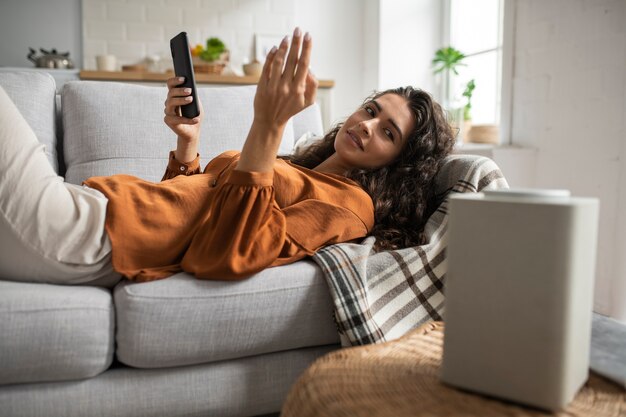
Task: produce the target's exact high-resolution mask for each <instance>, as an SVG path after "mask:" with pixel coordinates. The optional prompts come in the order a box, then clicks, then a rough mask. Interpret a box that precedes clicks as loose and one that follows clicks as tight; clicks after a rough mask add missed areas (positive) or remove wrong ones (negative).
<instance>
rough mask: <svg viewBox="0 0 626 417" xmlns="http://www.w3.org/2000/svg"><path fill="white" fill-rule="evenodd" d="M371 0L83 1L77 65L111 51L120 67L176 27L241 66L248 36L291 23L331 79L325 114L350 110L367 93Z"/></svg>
mask: <svg viewBox="0 0 626 417" xmlns="http://www.w3.org/2000/svg"><path fill="white" fill-rule="evenodd" d="M377 1H378V0H364V1H361V0H341V1H333V0H320V1H307V0H127V1H123V0H122V1H120V0H82V2H83V18H84V19H83V22H84V24H83V37H84V42H83V43H84V67H85V68H87V69H94V68H95V57H96V55H100V54H107V53H110V54H114V55H116V57H117V58H118V62H119V63H120V64H121V65H124V64H132V63H137V62H141V61H142V60H143V59H144V58H145V57H146V56H149V55H155V54H156V55H160V56H161V57H162V58H163V60H164V61H165V60H167V61H169V42H168V40H169V39H170V38H171V37H172V36H174V35H175V34H177V33H178V32H180V31H183V30H184V31H186V32H187V33H188V34H189V38H190V42H192V43H203V42H204V41H206V39H207V38H208V37H211V36H218V37H220V38H221V39H222V40H223V41H224V42H225V43H226V45H227V46H228V48H229V49H230V51H231V64H232V66H233V68H234V69H235V71H241V69H240V68H241V64H242V63H243V62H244V61H245V60H252V59H253V58H254V53H253V51H254V35H255V34H265V35H280V36H283V35H287V34H291V32H292V31H293V29H294V27H295V26H300V27H301V28H302V29H303V30H306V31H309V32H310V33H311V35H312V36H313V41H314V49H313V57H312V68H313V71H314V73H315V75H316V76H317V77H318V78H320V79H330V80H334V81H335V88H334V89H333V96H334V106H333V109H332V112H331V116H330V118H331V120H335V121H336V120H340V119H342V118H344V117H346V116H347V115H349V114H350V113H351V112H352V111H353V110H354V109H355V108H356V107H357V106H358V105H359V104H360V103H361V101H362V99H363V98H365V96H366V95H367V94H368V91H365V90H364V89H363V45H364V43H363V40H362V36H363V31H364V9H365V7H366V6H367V5H368V4H372V3H374V2H377Z"/></svg>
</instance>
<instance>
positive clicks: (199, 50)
mask: <svg viewBox="0 0 626 417" xmlns="http://www.w3.org/2000/svg"><path fill="white" fill-rule="evenodd" d="M191 56H192V58H191V59H192V61H193V70H194V71H195V72H197V73H204V74H221V73H222V72H224V68H225V67H226V65H228V62H229V61H230V52H229V51H228V48H227V47H226V45H225V44H224V42H222V40H221V39H220V38H209V39H207V41H206V45H204V46H203V45H201V44H198V45H196V46H195V48H191Z"/></svg>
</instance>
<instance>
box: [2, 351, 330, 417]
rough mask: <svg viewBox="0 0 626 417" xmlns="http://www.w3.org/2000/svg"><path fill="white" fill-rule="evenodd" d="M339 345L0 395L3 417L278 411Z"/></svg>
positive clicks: (27, 387) (225, 416)
mask: <svg viewBox="0 0 626 417" xmlns="http://www.w3.org/2000/svg"><path fill="white" fill-rule="evenodd" d="M339 347H340V346H339V345H332V346H316V347H312V348H308V349H294V350H289V351H286V352H277V353H270V354H267V355H259V356H253V357H250V358H242V359H236V360H232V361H223V362H214V363H209V364H201V365H195V366H183V367H177V368H165V369H133V368H128V367H125V366H118V367H115V368H112V369H110V370H109V371H107V372H105V373H103V374H102V375H99V376H98V377H96V378H91V379H88V380H85V381H80V382H78V383H77V382H49V383H44V384H18V385H10V386H4V387H0V415H1V416H3V417H42V416H43V417H53V416H58V417H100V416H102V417H161V416H165V417H177V416H178V417H183V416H184V417H194V416H195V417H211V416H219V417H241V416H253V415H254V416H256V415H261V414H263V415H265V414H268V413H272V415H274V413H275V412H276V411H279V410H280V407H281V404H282V403H283V401H284V400H285V397H286V396H287V393H288V392H289V388H290V387H291V386H292V385H293V383H294V382H295V381H296V379H297V378H298V376H299V375H300V374H301V373H302V372H304V370H305V369H306V368H307V366H309V365H310V364H311V363H312V362H313V361H314V360H315V359H317V358H319V357H320V356H322V355H325V354H327V353H330V352H331V351H332V350H335V349H337V348H339Z"/></svg>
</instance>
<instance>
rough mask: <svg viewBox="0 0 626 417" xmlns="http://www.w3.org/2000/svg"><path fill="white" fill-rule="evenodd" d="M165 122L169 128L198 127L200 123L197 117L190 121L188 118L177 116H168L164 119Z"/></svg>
mask: <svg viewBox="0 0 626 417" xmlns="http://www.w3.org/2000/svg"><path fill="white" fill-rule="evenodd" d="M163 121H164V122H165V124H166V125H168V126H177V125H197V124H198V123H200V119H199V118H197V117H194V118H193V119H188V118H186V117H183V116H178V115H175V114H166V115H165V117H163Z"/></svg>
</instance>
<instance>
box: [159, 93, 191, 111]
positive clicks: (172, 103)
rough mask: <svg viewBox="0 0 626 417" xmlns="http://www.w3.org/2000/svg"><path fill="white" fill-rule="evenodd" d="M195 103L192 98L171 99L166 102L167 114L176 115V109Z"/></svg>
mask: <svg viewBox="0 0 626 417" xmlns="http://www.w3.org/2000/svg"><path fill="white" fill-rule="evenodd" d="M192 101H193V97H192V96H187V97H171V98H168V99H167V100H166V101H165V114H176V108H177V107H180V106H184V105H185V104H189V103H191V102H192Z"/></svg>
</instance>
